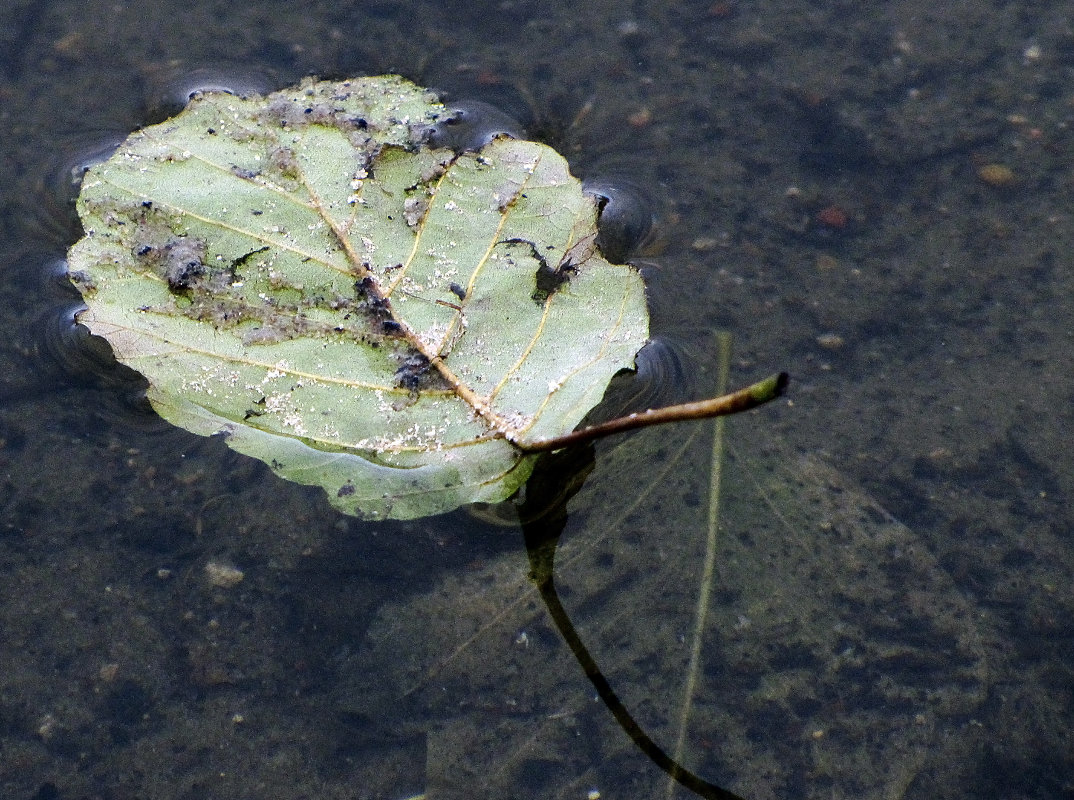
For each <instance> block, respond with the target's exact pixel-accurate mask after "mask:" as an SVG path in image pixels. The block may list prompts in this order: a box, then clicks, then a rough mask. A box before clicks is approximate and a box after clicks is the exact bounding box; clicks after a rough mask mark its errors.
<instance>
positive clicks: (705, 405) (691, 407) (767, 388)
mask: <svg viewBox="0 0 1074 800" xmlns="http://www.w3.org/2000/svg"><path fill="white" fill-rule="evenodd" d="M788 380H789V377H788V375H787V373H786V372H780V373H778V374H776V375H770V376H768V377H767V378H765V379H764V380H760V381H757V383H753V384H750V385H749V386H747V387H745V388H743V389H739V390H738V391H735V392H731V393H730V394H725V395H721V396H719V397H713V398H710V399H708V400H695V401H693V402H691V403H680V404H679V405H674V406H664V407H663V408H651V409H649V410H648V411H641V412H638V413H636V414H628V415H626V416H625V417H617V418H615V419H612V420H608V421H607V422H601V423H599V424H597V425H590V426H589V427H587V428H582V429H580V430H576V431H572V432H571V433H568V434H564V435H563V436H555V437H552V438H550V439H538V440H537V441H532V442H528V441H516V442H514V444H515V446H517V447H518V448H519V449H520V450H523V451H525V452H527V453H543V452H547V451H549V450H559V449H561V448H563V447H569V446H571V445H576V444H584V443H586V442H591V441H593V440H594V439H603V438H604V437H605V436H611V435H612V434H615V433H624V432H625V431H632V430H635V429H637V428H647V427H649V426H650V425H662V424H663V423H665V422H684V421H686V420H694V419H708V418H710V417H724V416H727V415H728V414H737V413H738V412H740V411H749V410H750V409H751V408H757V406H760V405H763V404H764V403H767V402H768V401H769V400H774V399H776V398H777V397H779V396H780V395H781V394H783V390H784V389H786V388H787V381H788Z"/></svg>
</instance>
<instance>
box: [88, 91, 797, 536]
mask: <svg viewBox="0 0 1074 800" xmlns="http://www.w3.org/2000/svg"><path fill="white" fill-rule="evenodd" d="M447 114H448V112H447V111H446V110H445V108H444V106H442V105H441V104H439V103H438V102H437V100H436V98H435V97H434V96H433V95H431V94H430V93H428V92H426V91H425V90H423V89H420V88H419V87H417V86H414V85H413V84H411V83H408V82H407V81H405V80H403V79H401V78H398V77H382V78H367V79H358V80H350V81H344V82H341V83H332V82H315V81H312V80H311V81H307V82H305V83H304V84H303V85H302V86H300V87H297V88H293V89H288V90H284V91H281V92H277V93H275V94H271V95H268V96H267V97H259V96H253V97H236V96H234V95H230V94H226V93H205V94H202V95H199V96H196V97H195V98H193V99H192V100H191V102H190V104H189V106H188V107H187V108H186V110H184V111H183V112H182V113H181V114H179V115H178V116H176V117H174V118H172V119H170V120H167V121H165V122H163V123H161V124H159V125H155V126H152V127H149V128H146V129H144V130H142V131H138V132H136V133H134V134H132V135H131V136H130V137H129V138H128V139H127V141H126V142H125V143H124V144H123V145H122V146H121V147H120V148H119V150H118V151H117V152H116V153H115V155H113V156H112V158H110V159H109V160H108V161H106V162H105V163H103V164H101V165H99V166H97V167H94V168H93V169H92V170H90V172H89V173H88V174H87V175H86V177H85V179H84V181H83V186H82V193H81V195H80V197H79V200H78V211H79V214H80V216H81V218H82V223H83V226H84V228H85V237H84V238H83V239H82V240H81V241H79V242H78V243H77V244H76V245H75V246H74V247H73V248H72V249H71V252H70V256H69V262H70V270H71V277H72V280H73V281H74V282H75V284H76V285H77V286H78V287H79V289H80V290H81V292H82V294H83V296H84V298H85V300H86V304H87V306H88V308H87V309H86V310H85V311H84V312H83V313H82V314H81V316H80V321H81V322H83V323H84V324H85V325H87V326H88V327H89V328H90V330H92V331H93V333H95V334H98V335H100V336H103V337H104V338H106V339H107V340H108V341H109V342H110V343H111V345H112V349H113V351H114V353H115V355H116V358H117V359H118V360H120V361H121V362H123V363H125V364H127V365H128V366H130V367H132V368H134V369H136V370H138V371H139V372H141V373H142V374H143V375H144V376H145V377H146V379H147V380H148V382H149V389H148V397H149V400H150V401H151V403H152V404H153V406H154V408H156V410H157V411H158V412H159V413H160V415H161V416H163V417H164V418H165V419H167V420H169V421H171V422H173V423H175V424H176V425H179V426H181V427H183V428H186V429H188V430H191V431H193V432H195V433H198V434H202V435H206V436H208V435H217V434H219V435H223V436H225V437H226V438H227V442H228V444H229V445H230V446H231V447H233V448H234V449H236V450H238V451H240V452H242V453H246V454H247V455H251V456H254V457H256V458H259V459H261V460H262V461H264V462H266V463H268V464H270V465H271V466H272V468H273V469H274V470H275V471H276V472H277V473H278V474H279V475H281V476H283V477H284V478H288V479H290V480H293V481H297V482H299V483H304V484H311V485H317V486H321V487H323V488H324V489H325V490H326V491H327V493H328V496H329V499H330V500H331V502H332V503H333V504H334V505H335V506H336V507H338V508H339V509H340V510H342V511H344V512H346V513H349V514H356V515H360V516H365V517H369V518H380V519H385V518H396V519H405V518H413V517H420V516H425V515H430V514H435V513H440V512H443V511H448V510H451V509H453V508H456V507H457V506H459V505H462V504H465V503H472V502H477V501H485V502H494V501H499V500H502V499H504V498H506V497H509V496H510V495H511V494H512V493H513V492H514V491H515V490H516V489H517V488H518V487H519V486H520V485H521V484H522V483H523V482H524V481H525V480H526V478H527V476H528V475H529V473H530V471H531V470H532V467H533V459H534V458H535V456H534V453H536V452H537V451H539V450H541V449H551V448H553V447H559V446H564V445H566V444H571V443H573V442H575V441H577V440H578V439H579V437H581V438H586V437H591V436H597V435H604V434H605V433H606V432H612V431H618V430H623V429H626V428H630V427H637V426H639V425H643V424H651V423H655V422H658V421H662V420H664V419H681V418H687V417H690V416H699V415H709V414H711V413H716V412H715V411H714V409H715V408H716V406H712V405H711V404H712V403H713V402H717V401H705V402H703V403H701V404H695V405H696V406H698V407H691V408H689V409H685V407H684V409H685V410H684V411H683V412H682V413H676V412H673V413H670V414H669V413H668V411H667V409H662V410H658V412H654V414H653V415H652V416H646V415H638V416H637V417H632V418H630V419H628V420H619V421H618V423H617V424H616V425H614V426H612V427H611V428H608V429H607V431H605V429H603V428H595V429H593V430H592V431H590V432H588V433H581V434H579V433H577V432H576V433H575V434H572V435H571V438H569V439H568V438H565V435H567V434H570V432H571V431H572V429H573V428H574V427H575V426H576V425H577V424H578V423H579V422H580V421H581V419H582V417H583V416H584V415H585V414H586V412H587V411H589V410H590V409H591V408H592V407H593V406H595V405H596V404H597V403H598V402H599V400H600V399H601V396H602V395H603V392H604V389H605V387H606V386H607V383H608V381H609V380H610V379H611V377H612V375H614V374H615V373H616V372H618V371H620V370H622V369H628V368H630V367H632V366H633V363H634V362H633V359H634V355H635V354H636V353H637V351H638V350H639V349H640V348H641V347H642V345H643V344H644V343H645V341H646V339H647V336H648V314H647V311H646V307H645V292H644V286H643V283H642V279H641V276H640V275H639V274H638V272H637V271H636V270H635V269H633V268H632V267H630V266H629V265H624V264H611V263H609V262H608V261H607V260H606V259H605V258H603V257H602V255H601V253H600V251H599V249H598V247H597V244H596V243H597V221H598V216H599V209H598V203H597V200H596V199H595V198H594V197H593V196H592V195H590V194H587V193H585V192H583V191H582V187H581V184H580V182H579V181H578V180H577V179H576V178H574V177H572V176H571V174H570V172H569V171H568V167H567V163H566V161H565V160H564V159H563V158H562V157H561V156H560V155H559V154H558V153H556V152H555V151H554V150H552V149H550V148H549V147H547V146H545V145H542V144H538V143H536V142H529V141H522V140H517V139H510V138H498V139H494V140H493V141H491V142H490V143H489V144H487V145H485V146H484V147H482V148H481V149H480V151H478V152H465V153H461V154H458V153H455V152H453V151H452V150H449V149H444V148H435V147H432V146H431V145H430V144H429V139H430V137H429V132H430V130H432V127H433V126H434V125H436V124H437V123H438V122H442V121H443V120H444V118H445V116H446V115H447ZM780 380H782V379H780ZM781 387H782V383H781V382H780V381H779V380H777V379H775V378H773V379H769V382H768V384H766V385H764V386H762V387H761V389H760V391H757V390H756V387H751V390H752V393H751V391H749V390H748V391H747V392H745V393H743V394H742V396H741V397H739V398H738V399H737V400H736V399H735V398H730V400H731V401H732V402H731V403H730V405H728V403H726V402H724V403H723V405H722V406H720V408H723V409H724V411H723V412H719V413H726V411H728V410H737V409H739V408H741V407H746V406H750V405H756V404H757V403H758V402H763V401H764V400H765V399H769V398H770V397H772V396H774V395H775V394H776V393H778V391H779V389H780V388H781ZM726 399H727V398H725V399H724V400H726ZM718 400H719V399H718Z"/></svg>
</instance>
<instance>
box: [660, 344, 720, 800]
mask: <svg viewBox="0 0 1074 800" xmlns="http://www.w3.org/2000/svg"><path fill="white" fill-rule="evenodd" d="M716 347H717V353H718V356H719V362H718V364H717V373H716V394H717V395H722V394H724V392H726V391H727V383H728V375H729V373H730V368H731V334H729V333H726V332H724V331H720V332H718V333H717V334H716ZM725 422H726V417H716V419H715V420H714V421H713V434H712V465H711V467H710V470H709V493H708V494H709V510H708V524H707V528H706V536H705V556H704V561H703V563H702V569H701V578H700V580H699V582H698V590H697V606H696V610H695V612H694V630H693V635H692V639H691V642H690V665H689V667H688V668H687V672H686V683H685V684H684V686H683V697H682V709H681V710H680V711H679V731H678V736H677V737H676V740H675V749H674V751H673V755H672V757H673V759H674V760H675V762H676V763H678V764H682V763H683V757H684V755H685V749H686V736H687V731H688V730H689V727H690V712H691V710H692V708H693V703H694V692H695V690H696V688H697V681H698V675H699V674H700V671H701V642H702V639H703V638H704V633H705V624H706V622H707V620H708V609H709V604H710V602H711V598H712V583H713V580H714V577H715V571H716V540H717V530H718V526H719V518H720V478H721V476H722V467H723V433H724V425H725ZM677 786H678V783H677V782H676V781H675V779H674V778H669V780H668V784H667V797H668V798H669V800H670V798H672V797H673V796H674V794H675V788H676V787H677Z"/></svg>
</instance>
